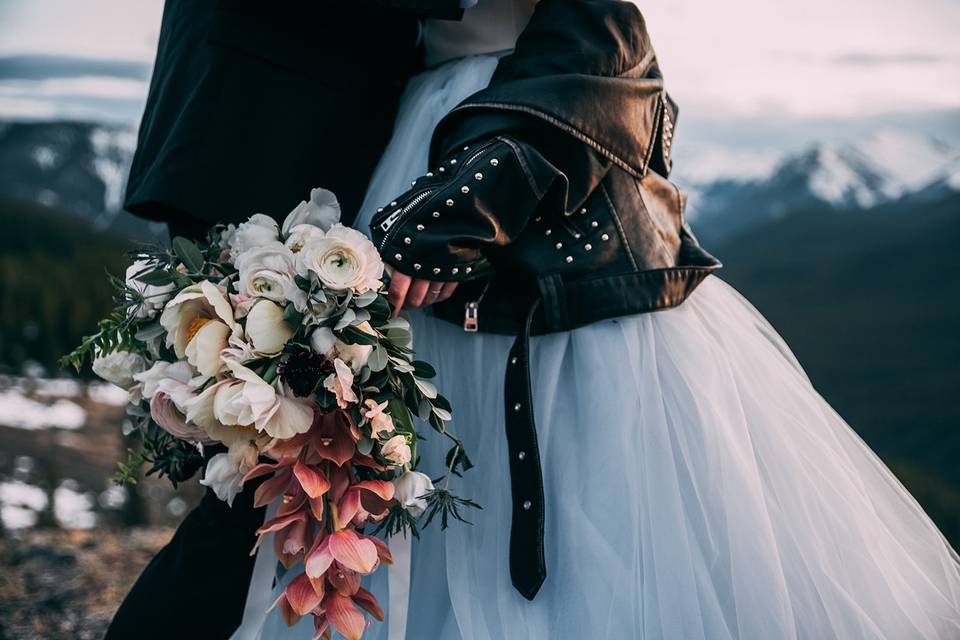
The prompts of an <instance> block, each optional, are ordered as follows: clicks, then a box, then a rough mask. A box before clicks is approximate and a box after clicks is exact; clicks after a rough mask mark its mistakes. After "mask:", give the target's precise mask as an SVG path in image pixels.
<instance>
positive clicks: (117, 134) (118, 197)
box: [90, 127, 137, 212]
mask: <svg viewBox="0 0 960 640" xmlns="http://www.w3.org/2000/svg"><path fill="white" fill-rule="evenodd" d="M90 144H91V145H92V146H93V150H94V154H95V157H94V160H93V169H94V172H96V174H97V177H99V178H100V180H101V181H103V185H104V189H105V191H104V204H103V206H104V210H105V211H111V212H115V211H119V210H120V209H121V208H122V207H123V192H124V189H125V187H126V180H127V170H128V168H129V162H130V158H131V157H132V155H133V150H134V148H135V147H136V144H137V137H136V135H135V134H134V133H133V132H132V131H130V130H128V129H107V128H103V127H97V128H96V129H94V130H93V131H91V132H90Z"/></svg>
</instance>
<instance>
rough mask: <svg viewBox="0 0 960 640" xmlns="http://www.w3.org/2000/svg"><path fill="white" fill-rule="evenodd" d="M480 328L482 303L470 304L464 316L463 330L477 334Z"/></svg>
mask: <svg viewBox="0 0 960 640" xmlns="http://www.w3.org/2000/svg"><path fill="white" fill-rule="evenodd" d="M479 328H480V303H479V302H468V303H467V306H466V309H465V310H464V314H463V330H464V331H467V332H469V333H476V332H477V331H478V330H479Z"/></svg>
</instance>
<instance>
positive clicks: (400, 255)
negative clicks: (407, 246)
mask: <svg viewBox="0 0 960 640" xmlns="http://www.w3.org/2000/svg"><path fill="white" fill-rule="evenodd" d="M393 257H394V258H396V259H397V260H403V254H400V253H398V254H397V255H395V256H393Z"/></svg>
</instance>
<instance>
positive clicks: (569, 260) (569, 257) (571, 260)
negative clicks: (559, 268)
mask: <svg viewBox="0 0 960 640" xmlns="http://www.w3.org/2000/svg"><path fill="white" fill-rule="evenodd" d="M564 260H566V261H567V264H570V263H571V262H573V256H567V257H566V258H564Z"/></svg>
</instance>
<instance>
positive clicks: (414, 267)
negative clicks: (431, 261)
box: [413, 262, 421, 271]
mask: <svg viewBox="0 0 960 640" xmlns="http://www.w3.org/2000/svg"><path fill="white" fill-rule="evenodd" d="M420 268H421V266H420V263H419V262H414V263H413V270H414V271H420Z"/></svg>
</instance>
